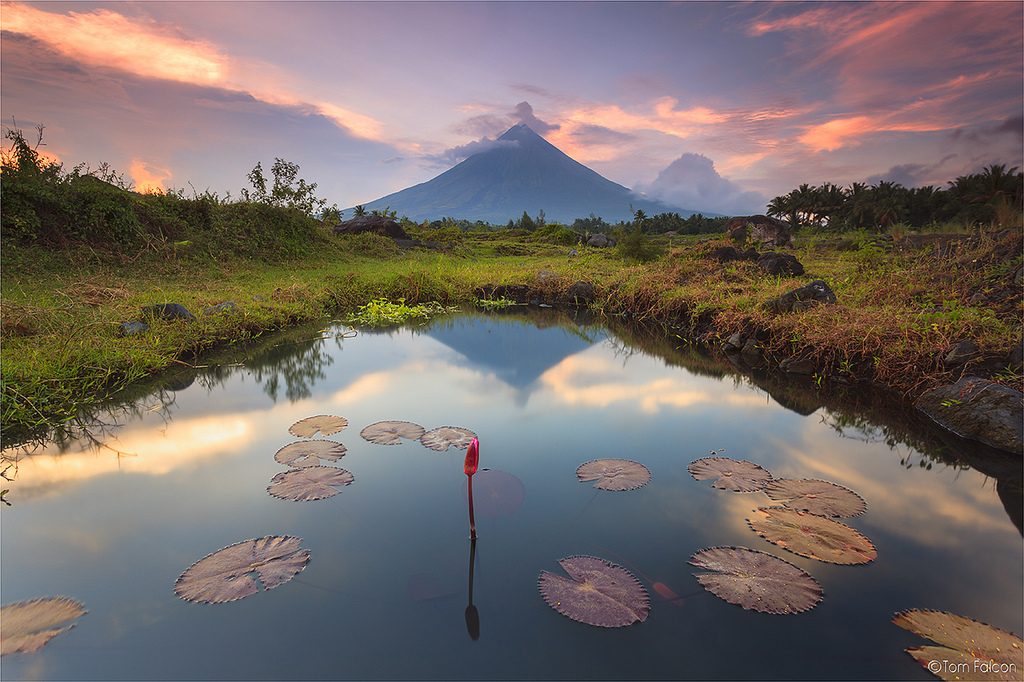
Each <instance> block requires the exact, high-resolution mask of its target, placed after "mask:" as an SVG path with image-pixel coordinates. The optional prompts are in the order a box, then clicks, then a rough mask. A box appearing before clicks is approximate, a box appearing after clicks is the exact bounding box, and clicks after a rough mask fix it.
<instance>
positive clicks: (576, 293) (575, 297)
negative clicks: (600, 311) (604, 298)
mask: <svg viewBox="0 0 1024 682" xmlns="http://www.w3.org/2000/svg"><path fill="white" fill-rule="evenodd" d="M565 297H566V299H567V301H568V303H569V304H570V305H574V306H576V307H578V308H582V307H584V306H588V305H590V304H591V303H593V302H594V299H596V298H597V289H595V288H594V285H593V284H591V283H590V282H584V281H579V282H575V283H574V284H571V285H570V286H569V288H568V289H567V290H566V292H565Z"/></svg>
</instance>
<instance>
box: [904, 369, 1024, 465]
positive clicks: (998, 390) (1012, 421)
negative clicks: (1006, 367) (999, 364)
mask: <svg viewBox="0 0 1024 682" xmlns="http://www.w3.org/2000/svg"><path fill="white" fill-rule="evenodd" d="M914 406H915V407H916V408H917V409H918V410H920V411H921V412H924V413H925V414H926V415H928V416H929V417H931V419H932V420H933V421H934V422H935V423H936V424H938V425H939V426H941V427H943V428H945V429H947V430H949V431H952V432H953V433H955V434H957V435H958V436H961V437H962V438H970V439H971V440H976V441H979V442H981V443H985V444H986V445H990V446H992V447H994V448H998V449H1000V450H1005V451H1007V452H1011V453H1013V454H1015V455H1021V453H1022V450H1024V394H1022V393H1021V392H1020V391H1017V390H1014V389H1012V388H1010V387H1009V386H1003V385H1002V384H997V383H994V382H992V381H989V380H987V379H982V378H981V377H976V376H967V377H963V378H962V379H960V381H958V382H956V383H955V384H949V385H946V386H939V387H938V388H933V389H932V390H930V391H927V392H925V393H924V394H923V395H922V396H921V397H920V398H918V399H917V402H916V403H915V404H914Z"/></svg>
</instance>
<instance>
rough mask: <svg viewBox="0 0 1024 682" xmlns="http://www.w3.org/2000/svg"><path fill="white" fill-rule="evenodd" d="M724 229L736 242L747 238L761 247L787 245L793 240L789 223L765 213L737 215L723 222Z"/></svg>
mask: <svg viewBox="0 0 1024 682" xmlns="http://www.w3.org/2000/svg"><path fill="white" fill-rule="evenodd" d="M725 231H726V232H728V233H729V237H730V238H731V239H733V240H734V241H736V242H741V243H742V242H744V241H746V240H747V239H749V240H750V241H751V242H753V243H754V244H757V245H760V246H762V247H765V246H768V247H771V246H774V247H780V246H789V245H791V244H792V242H793V235H792V231H791V230H790V229H789V224H788V223H785V222H783V221H781V220H776V219H775V218H769V217H768V216H766V215H752V216H739V217H736V218H733V219H732V220H730V221H729V222H728V223H726V224H725Z"/></svg>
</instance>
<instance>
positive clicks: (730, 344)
mask: <svg viewBox="0 0 1024 682" xmlns="http://www.w3.org/2000/svg"><path fill="white" fill-rule="evenodd" d="M746 340H747V337H746V335H745V334H744V333H743V332H736V333H735V334H733V335H732V336H730V337H729V338H728V340H726V342H725V345H724V346H723V349H724V350H725V351H726V352H727V353H728V352H736V351H740V350H742V349H743V344H744V343H746Z"/></svg>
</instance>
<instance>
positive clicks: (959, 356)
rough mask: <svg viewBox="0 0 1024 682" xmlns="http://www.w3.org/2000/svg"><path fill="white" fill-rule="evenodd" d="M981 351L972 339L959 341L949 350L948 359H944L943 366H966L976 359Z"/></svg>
mask: <svg viewBox="0 0 1024 682" xmlns="http://www.w3.org/2000/svg"><path fill="white" fill-rule="evenodd" d="M979 351H980V349H979V348H978V344H976V343H974V341H971V340H970V339H964V340H963V341H958V342H957V343H955V344H953V347H952V348H950V349H949V352H948V353H946V357H944V358H942V365H943V366H944V367H959V366H960V365H964V364H966V363H967V361H968V360H970V359H971V358H974V357H976V356H977V355H978V352H979Z"/></svg>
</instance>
